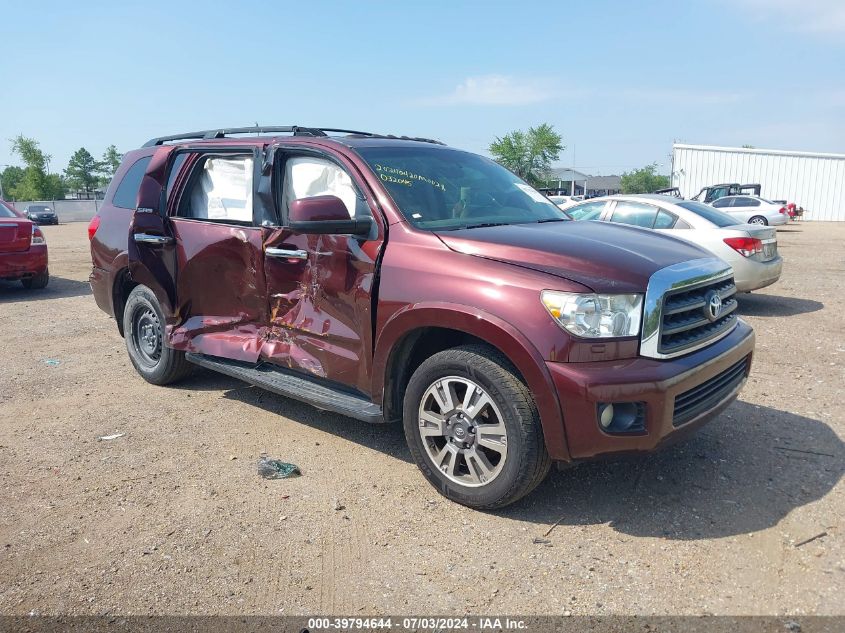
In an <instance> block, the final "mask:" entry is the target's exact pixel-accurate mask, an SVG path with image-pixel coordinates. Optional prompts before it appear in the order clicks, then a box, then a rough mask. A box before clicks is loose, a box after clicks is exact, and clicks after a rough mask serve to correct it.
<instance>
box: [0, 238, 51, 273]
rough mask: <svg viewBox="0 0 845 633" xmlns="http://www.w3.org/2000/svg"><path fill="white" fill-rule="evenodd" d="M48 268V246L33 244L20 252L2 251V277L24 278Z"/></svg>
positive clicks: (0, 263)
mask: <svg viewBox="0 0 845 633" xmlns="http://www.w3.org/2000/svg"><path fill="white" fill-rule="evenodd" d="M45 270H47V246H46V245H45V244H33V245H31V246H30V247H29V248H28V249H27V250H25V251H20V252H19V253H0V279H8V280H14V279H23V278H25V277H32V276H34V275H40V274H41V273H43V272H44V271H45Z"/></svg>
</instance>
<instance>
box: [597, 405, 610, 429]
mask: <svg viewBox="0 0 845 633" xmlns="http://www.w3.org/2000/svg"><path fill="white" fill-rule="evenodd" d="M611 422H613V405H612V404H600V405H599V423H600V424H601V427H602V428H603V429H606V428H607V427H609V426H610V424H611Z"/></svg>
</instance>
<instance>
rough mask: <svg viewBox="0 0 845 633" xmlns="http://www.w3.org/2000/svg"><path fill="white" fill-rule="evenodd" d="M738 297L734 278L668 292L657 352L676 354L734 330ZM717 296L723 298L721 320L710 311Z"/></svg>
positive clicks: (664, 304)
mask: <svg viewBox="0 0 845 633" xmlns="http://www.w3.org/2000/svg"><path fill="white" fill-rule="evenodd" d="M735 294H736V286H735V285H734V280H733V277H729V278H727V279H722V280H720V281H717V282H715V283H706V284H703V285H698V286H695V287H693V288H692V289H686V288H684V289H682V290H678V291H674V292H669V293H667V294H666V295H665V297H664V299H663V320H662V322H661V324H660V344H659V345H658V348H657V349H658V351H659V352H660V353H661V354H676V353H678V352H681V351H684V350H686V349H689V348H690V347H695V346H698V345H700V344H701V343H705V342H707V341H709V340H710V339H714V338H716V337H718V336H719V335H720V334H722V333H723V332H725V331H727V330H728V329H730V328H731V327H733V325H734V323H736V315H735V314H734V313H733V312H734V310H736V306H737V303H736V299H735V298H734V295H735ZM714 296H717V297H719V299H720V301H719V303H720V305H721V307H720V312H719V315H718V317H713V315H712V312H710V305H709V301H710V298H711V297H714Z"/></svg>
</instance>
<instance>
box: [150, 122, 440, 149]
mask: <svg viewBox="0 0 845 633" xmlns="http://www.w3.org/2000/svg"><path fill="white" fill-rule="evenodd" d="M326 132H337V133H341V134H349V135H350V136H364V137H370V138H390V139H401V140H405V141H421V142H423V143H437V144H438V145H443V143H441V142H440V141H436V140H434V139H428V138H417V137H411V136H394V135H393V134H388V135H383V134H374V133H372V132H360V131H358V130H344V129H340V128H331V127H303V126H301V125H285V126H278V125H271V126H258V125H254V126H251V127H227V128H218V129H214V130H202V131H199V132H186V133H184V134H172V135H170V136H159V137H156V138H153V139H150V140H149V141H147V142H146V143H144V145H143V147H155V146H156V145H163V144H164V143H167V142H168V141H189V140H194V139H202V140H205V139H215V138H226V137H227V136H231V135H233V134H254V135H256V136H257V135H259V134H276V133H290V134H292V135H293V136H328V134H326Z"/></svg>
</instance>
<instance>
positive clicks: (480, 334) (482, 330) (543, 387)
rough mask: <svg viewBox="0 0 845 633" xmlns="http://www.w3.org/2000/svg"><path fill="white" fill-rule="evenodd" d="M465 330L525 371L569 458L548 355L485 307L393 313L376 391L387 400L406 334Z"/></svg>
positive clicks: (561, 454) (382, 337)
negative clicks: (395, 356) (391, 369)
mask: <svg viewBox="0 0 845 633" xmlns="http://www.w3.org/2000/svg"><path fill="white" fill-rule="evenodd" d="M429 327H434V328H447V329H451V330H457V331H460V332H464V333H466V334H469V335H471V336H474V337H476V338H478V339H481V340H483V341H485V342H486V343H488V344H490V345H492V346H493V347H495V348H497V349H499V350H500V351H501V352H502V353H503V354H504V355H505V356H507V358H508V359H509V360H510V361H511V362H512V363H513V364H514V366H515V367H516V369H517V370H518V371H519V372H520V374H522V377H523V378H524V379H525V382H526V383H527V385H528V389H529V390H530V391H531V394H532V395H533V397H534V401H535V402H536V404H537V409H538V411H539V414H540V421H541V424H542V426H543V437H544V438H545V441H546V448H547V450H548V451H549V454H550V455H551V457H552V459H554V460H563V461H569V460H570V459H571V458H570V454H569V447H568V444H567V441H566V434H565V430H564V424H563V417H562V414H561V409H560V403H559V402H558V398H557V392H556V391H555V388H554V383H553V382H552V377H551V375H550V374H549V371H548V369H547V367H546V364H545V362H544V360H543V357H542V356H541V355H540V353H539V352H538V351H537V349H536V348H535V347H534V346H533V345H532V344H531V342H530V341H529V340H528V339H527V338H526V337H525V336H523V335H522V333H521V332H519V330H517V329H516V328H514V327H513V326H512V325H511V324H510V323H508V322H506V321H504V320H502V319H500V318H498V317H496V316H494V315H492V314H489V313H487V312H485V311H483V310H481V309H479V308H476V307H473V306H467V305H460V304H453V303H441V302H430V303H417V304H414V305H411V306H406V307H404V308H402V309H400V310H398V311H397V312H396V313H395V314H393V315H392V316H391V317H390V319H389V320H388V321H387V322H386V323H385V324H384V326H383V327H382V329H381V331H380V332H379V333H378V336H377V338H376V344H375V354H374V359H373V378H372V380H373V390H372V393H373V394H374V395H375V394H377V396H376V397H378V398H379V399H380V400H381V401H382V402H383V399H384V389H385V383H386V378H387V376H386V371H387V368H388V361H389V359H390V354H391V351H392V350H393V349H395V347H396V345H398V344H400V343H401V341H402V340H403V339H404V338H405V336H407V335H409V334H411V333H412V332H414V331H415V330H419V329H421V328H429Z"/></svg>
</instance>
